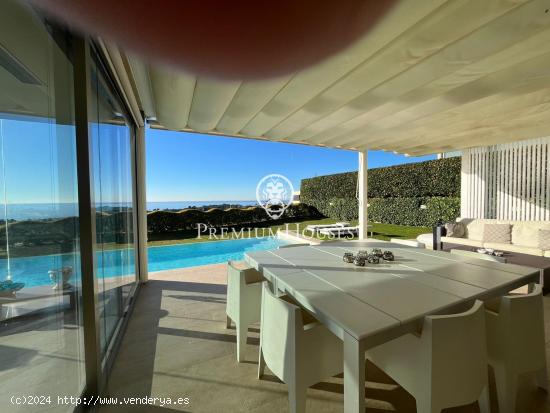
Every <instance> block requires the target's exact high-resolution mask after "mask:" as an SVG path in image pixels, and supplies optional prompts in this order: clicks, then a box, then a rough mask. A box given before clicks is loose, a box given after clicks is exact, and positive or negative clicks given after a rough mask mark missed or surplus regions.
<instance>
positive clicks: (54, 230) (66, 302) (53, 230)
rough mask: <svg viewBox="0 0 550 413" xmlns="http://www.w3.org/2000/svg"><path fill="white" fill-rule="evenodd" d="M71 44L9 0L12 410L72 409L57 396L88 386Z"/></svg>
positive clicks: (3, 25) (0, 154) (6, 222)
mask: <svg viewBox="0 0 550 413" xmlns="http://www.w3.org/2000/svg"><path fill="white" fill-rule="evenodd" d="M71 47H72V45H71V37H70V35H69V34H68V33H67V32H65V31H64V30H63V29H60V28H58V27H56V26H55V25H52V24H50V23H48V22H47V21H45V20H43V19H42V18H40V17H39V16H38V15H37V14H36V13H35V12H34V11H33V10H30V9H28V8H26V7H25V6H24V5H23V4H22V3H20V2H16V1H12V0H3V1H2V2H0V384H1V385H0V411H2V412H12V411H25V412H34V411H45V410H50V411H60V412H64V411H72V410H73V409H74V406H73V405H70V404H69V405H58V404H57V396H79V395H80V394H81V392H82V390H83V388H84V384H85V383H84V381H85V371H84V350H83V327H82V310H81V308H82V307H81V293H82V290H81V276H80V255H79V224H78V221H79V217H78V196H77V194H78V191H77V175H76V170H77V167H76V137H75V136H76V135H75V125H74V91H73V61H72V55H71V50H72V48H71ZM32 395H44V396H49V397H50V400H49V402H50V403H51V404H46V405H43V404H42V405H40V404H37V403H36V402H37V401H38V400H37V399H34V400H31V399H29V396H32ZM41 401H42V402H45V403H47V401H46V400H41ZM30 403H32V404H30Z"/></svg>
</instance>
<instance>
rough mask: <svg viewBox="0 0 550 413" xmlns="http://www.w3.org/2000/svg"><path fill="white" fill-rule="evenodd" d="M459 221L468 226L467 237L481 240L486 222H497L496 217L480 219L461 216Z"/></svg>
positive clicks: (465, 235)
mask: <svg viewBox="0 0 550 413" xmlns="http://www.w3.org/2000/svg"><path fill="white" fill-rule="evenodd" d="M457 222H461V223H462V224H464V226H465V227H466V233H465V234H464V237H465V238H468V239H471V240H474V241H481V240H482V239H483V226H484V225H485V224H496V223H497V220H496V219H479V218H475V219H474V218H460V219H457Z"/></svg>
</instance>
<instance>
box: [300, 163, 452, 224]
mask: <svg viewBox="0 0 550 413" xmlns="http://www.w3.org/2000/svg"><path fill="white" fill-rule="evenodd" d="M460 168H461V159H460V158H459V157H456V158H446V159H438V160H434V161H426V162H419V163H414V164H406V165H397V166H390V167H384V168H376V169H370V170H369V171H368V174H369V175H368V179H369V183H368V202H369V204H370V207H369V220H371V221H376V222H383V223H388V224H401V225H417V226H424V225H426V226H431V225H434V224H435V223H437V222H438V221H439V220H443V221H452V220H454V219H455V218H456V217H458V216H459V215H460V198H459V196H460ZM356 191H357V172H347V173H342V174H335V175H326V176H319V177H315V178H309V179H303V180H302V183H301V188H300V201H301V202H302V203H305V204H307V205H311V206H313V207H315V208H316V209H317V210H318V211H319V212H321V213H322V214H323V215H325V216H328V217H331V218H335V219H339V220H346V221H349V220H351V219H357V216H358V203H357V199H356V197H355V196H356ZM420 205H426V206H427V208H426V209H422V210H421V209H420Z"/></svg>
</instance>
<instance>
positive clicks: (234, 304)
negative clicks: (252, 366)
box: [225, 261, 264, 363]
mask: <svg viewBox="0 0 550 413" xmlns="http://www.w3.org/2000/svg"><path fill="white" fill-rule="evenodd" d="M262 281H264V278H263V277H262V274H261V273H259V272H258V271H256V270H255V269H254V268H250V267H249V268H247V267H245V264H244V263H235V262H233V261H229V262H228V263H227V304H226V307H225V313H226V315H227V321H226V322H227V325H226V327H227V328H230V327H231V321H233V322H234V323H235V327H236V332H237V361H238V362H239V363H240V362H241V361H243V360H244V352H245V346H246V337H247V333H248V327H249V326H250V325H251V324H252V323H256V322H258V321H260V316H261V313H260V305H261V300H262Z"/></svg>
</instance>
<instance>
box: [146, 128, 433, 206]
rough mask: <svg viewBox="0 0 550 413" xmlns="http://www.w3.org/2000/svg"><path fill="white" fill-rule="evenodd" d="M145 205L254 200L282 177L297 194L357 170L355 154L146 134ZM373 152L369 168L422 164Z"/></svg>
mask: <svg viewBox="0 0 550 413" xmlns="http://www.w3.org/2000/svg"><path fill="white" fill-rule="evenodd" d="M146 145H147V200H148V201H149V202H160V201H183V200H185V201H210V200H212V201H213V200H216V201H218V200H241V201H245V200H253V199H254V198H255V190H256V185H257V183H258V181H259V180H260V179H261V178H262V177H264V176H265V175H268V174H272V173H278V174H282V175H284V176H286V177H287V178H288V179H290V180H291V181H292V184H293V186H294V189H295V190H299V188H300V181H301V180H302V179H303V178H309V177H312V176H318V175H326V174H334V173H338V172H348V171H354V170H357V164H358V159H357V153H356V152H352V151H345V150H338V149H328V148H318V147H311V146H304V145H293V144H286V143H277V142H267V141H259V140H251V139H234V138H224V137H220V136H212V135H202V134H191V133H182V132H170V131H162V130H154V129H148V130H147V134H146ZM433 158H434V156H428V157H418V158H407V157H405V156H401V155H395V154H393V153H387V152H381V151H371V152H369V168H377V167H381V166H388V165H397V164H402V163H409V162H420V161H423V160H427V159H433Z"/></svg>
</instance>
